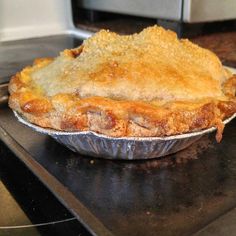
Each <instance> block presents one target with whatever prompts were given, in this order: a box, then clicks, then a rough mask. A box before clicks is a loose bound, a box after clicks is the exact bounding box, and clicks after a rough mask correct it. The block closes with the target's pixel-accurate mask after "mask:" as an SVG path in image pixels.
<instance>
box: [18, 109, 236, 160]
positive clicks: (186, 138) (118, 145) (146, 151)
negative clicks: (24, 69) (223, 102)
mask: <svg viewBox="0 0 236 236" xmlns="http://www.w3.org/2000/svg"><path fill="white" fill-rule="evenodd" d="M14 115H15V116H16V117H17V119H18V121H19V122H21V123H23V124H24V125H26V126H28V127H30V128H32V129H33V130H35V131H37V132H39V133H43V134H47V135H49V136H51V137H52V138H54V139H55V140H56V141H57V142H59V143H61V144H63V145H65V146H66V147H68V148H69V149H70V150H72V151H74V152H77V153H80V154H83V155H88V156H92V157H97V158H105V159H113V160H118V159H119V160H143V159H152V158H158V157H162V156H166V155H169V154H172V153H176V152H178V151H180V150H183V149H185V148H187V147H188V146H190V145H191V144H192V143H193V142H195V141H197V140H198V139H199V138H201V137H202V136H203V135H204V134H208V133H211V132H213V131H215V130H216V128H215V127H211V128H209V129H205V130H202V131H198V132H192V133H185V134H180V135H173V136H166V137H118V138H115V137H111V136H107V135H103V134H98V133H96V132H93V131H82V132H66V131H58V130H53V129H48V128H42V127H39V126H37V125H35V124H32V123H30V122H29V121H27V120H26V119H25V118H23V117H22V116H21V115H20V114H18V113H17V112H15V111H14ZM235 117H236V113H235V114H234V115H232V116H231V117H229V118H228V119H226V120H224V121H223V123H224V124H227V123H229V122H230V121H231V120H232V119H234V118H235Z"/></svg>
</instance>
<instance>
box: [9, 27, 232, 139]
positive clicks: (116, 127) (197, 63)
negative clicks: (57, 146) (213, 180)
mask: <svg viewBox="0 0 236 236" xmlns="http://www.w3.org/2000/svg"><path fill="white" fill-rule="evenodd" d="M235 87H236V77H235V76H234V75H232V74H231V73H230V72H228V71H226V70H225V69H224V68H223V67H222V65H221V63H220V61H219V59H218V58H217V56H216V55H215V54H213V53H212V52H210V51H208V50H206V49H203V48H201V47H198V46H197V45H195V44H193V43H191V42H189V41H188V40H185V39H184V40H183V39H182V40H179V39H177V37H176V35H175V33H173V32H171V31H166V30H164V29H163V28H161V27H157V26H154V27H149V28H147V29H145V30H143V31H142V32H141V33H139V34H134V35H129V36H120V35H117V34H115V33H112V32H109V31H105V30H102V31H100V32H98V33H97V34H95V35H94V36H92V37H91V38H89V39H87V40H85V41H84V42H83V44H82V45H81V46H80V47H78V48H75V49H71V50H68V49H66V50H65V51H63V52H62V53H61V54H60V55H59V56H58V57H56V58H54V59H51V58H43V59H36V60H35V62H34V64H33V65H32V66H28V67H26V68H25V69H23V70H22V71H21V72H19V73H17V74H16V75H15V76H13V77H12V79H11V81H10V85H9V92H10V99H9V105H10V107H11V108H12V109H14V110H16V111H18V112H19V113H21V114H22V115H23V116H24V117H26V118H27V119H28V120H29V121H30V122H32V123H35V124H37V125H39V126H42V127H47V128H52V129H57V130H65V131H84V130H92V131H95V132H98V133H102V134H106V135H109V136H114V137H120V136H140V137H144V136H168V135H174V134H181V133H186V132H192V131H196V130H201V129H205V128H208V127H212V126H215V127H217V128H218V134H217V140H218V141H219V140H220V139H221V136H222V132H223V125H222V120H223V119H225V118H227V117H229V116H231V115H232V114H234V113H235V112H236V100H235Z"/></svg>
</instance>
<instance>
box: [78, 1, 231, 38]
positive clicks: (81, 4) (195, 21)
mask: <svg viewBox="0 0 236 236" xmlns="http://www.w3.org/2000/svg"><path fill="white" fill-rule="evenodd" d="M75 2H76V5H77V6H78V8H80V9H84V10H86V11H87V15H89V17H90V20H92V21H94V20H95V21H96V20H97V19H99V17H100V15H102V16H103V15H104V14H105V13H115V14H117V13H118V14H122V15H124V16H125V15H129V16H136V17H143V18H146V19H147V18H149V19H155V21H154V23H153V22H152V24H155V23H157V24H158V25H161V26H163V27H164V28H168V29H171V30H174V31H176V32H177V33H178V35H179V36H187V37H189V35H194V34H189V33H187V34H185V33H186V31H188V30H189V27H188V26H187V27H186V24H187V25H189V24H191V28H193V27H194V31H195V32H199V31H201V30H199V28H201V25H199V24H200V23H204V22H213V21H223V20H231V19H235V18H236V11H235V9H236V1H235V0H224V1H222V0H147V1H143V0H128V1H127V0H119V1H117V0H96V1H93V0H75ZM141 24H142V23H141ZM193 25H194V26H193ZM145 27H146V25H145ZM186 28H187V30H186Z"/></svg>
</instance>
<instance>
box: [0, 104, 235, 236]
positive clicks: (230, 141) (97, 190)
mask: <svg viewBox="0 0 236 236" xmlns="http://www.w3.org/2000/svg"><path fill="white" fill-rule="evenodd" d="M0 117H1V118H0V126H1V132H0V133H1V138H2V139H3V141H4V142H5V143H6V144H7V145H8V146H9V147H10V148H11V149H12V150H13V151H14V152H15V153H16V154H17V155H18V156H19V158H20V159H21V160H22V161H24V162H25V164H26V165H27V166H28V167H29V168H30V169H31V170H32V171H33V172H34V173H35V174H36V175H37V176H38V177H39V178H40V179H41V180H42V181H43V182H44V184H46V186H47V187H48V188H49V189H50V190H51V191H52V192H53V193H54V194H55V195H56V196H57V197H58V198H59V199H60V201H61V202H62V203H63V204H64V205H66V206H67V207H68V208H69V209H70V210H71V211H72V212H73V213H74V214H75V215H76V216H77V217H78V219H79V220H80V221H82V222H83V223H84V224H85V225H86V226H87V227H88V228H89V229H90V232H93V233H94V234H97V235H106V233H107V235H109V234H110V235H111V234H113V235H157V234H158V235H190V234H192V233H194V232H196V231H198V230H200V229H201V228H202V227H203V226H205V225H206V224H208V223H209V222H211V221H212V220H214V219H216V218H217V217H219V216H220V215H222V214H224V213H225V212H227V211H228V210H230V209H231V208H233V207H234V206H235V205H236V188H235V184H236V158H235V157H236V142H235V141H236V132H235V128H236V122H235V120H234V121H232V122H231V123H230V124H229V125H228V126H227V128H226V130H225V134H224V138H223V141H222V142H221V143H220V144H216V143H215V141H214V135H210V136H205V137H203V138H202V139H201V140H199V141H198V142H196V143H195V144H194V145H192V146H191V147H190V148H188V149H186V150H184V151H182V152H179V153H177V154H175V155H171V156H169V157H167V158H164V159H163V160H152V161H141V162H140V161H139V162H121V161H118V162H117V161H109V160H98V159H92V158H89V157H82V156H79V155H78V154H75V153H73V152H71V151H69V150H68V149H67V148H65V147H63V146H61V145H59V144H58V143H56V142H55V141H54V140H53V139H51V138H50V137H47V136H44V135H42V134H38V133H36V132H34V131H32V130H30V129H29V128H27V127H24V126H23V125H22V124H20V123H19V122H16V119H15V117H14V116H13V114H12V112H11V111H10V110H9V109H8V108H2V109H1V110H0ZM6 132H7V133H6ZM14 141H16V143H15V142H14Z"/></svg>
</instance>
